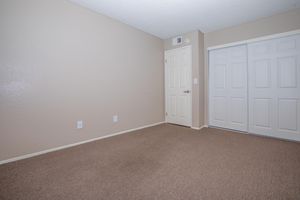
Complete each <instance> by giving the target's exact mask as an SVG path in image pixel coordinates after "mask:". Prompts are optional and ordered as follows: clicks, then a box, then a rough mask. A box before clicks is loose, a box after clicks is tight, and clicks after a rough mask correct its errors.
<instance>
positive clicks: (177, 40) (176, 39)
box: [172, 36, 182, 46]
mask: <svg viewBox="0 0 300 200" xmlns="http://www.w3.org/2000/svg"><path fill="white" fill-rule="evenodd" d="M172 44H173V46H177V45H181V44H182V36H177V37H174V38H173V40H172Z"/></svg>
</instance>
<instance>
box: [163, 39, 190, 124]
mask: <svg viewBox="0 0 300 200" xmlns="http://www.w3.org/2000/svg"><path fill="white" fill-rule="evenodd" d="M179 49H189V51H190V63H191V64H190V66H189V67H190V87H191V93H190V95H191V96H190V108H189V111H190V117H189V119H190V120H189V124H188V127H192V124H193V55H192V54H193V51H192V45H186V46H183V47H179V48H175V49H169V50H165V51H164V74H165V75H164V90H165V95H164V96H165V113H164V115H165V121H166V123H170V122H168V119H167V83H166V80H167V65H166V64H167V59H166V53H167V52H171V51H178V50H179ZM179 125H180V124H179Z"/></svg>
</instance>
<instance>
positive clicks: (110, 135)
mask: <svg viewBox="0 0 300 200" xmlns="http://www.w3.org/2000/svg"><path fill="white" fill-rule="evenodd" d="M164 123H166V122H164V121H163V122H158V123H154V124H149V125H146V126H141V127H137V128H133V129H129V130H125V131H120V132H117V133H112V134H108V135H105V136H101V137H97V138H93V139H89V140H84V141H82V142H77V143H73V144H67V145H64V146H60V147H55V148H52V149H47V150H44V151H39V152H35V153H30V154H25V155H22V156H17V157H14V158H9V159H6V160H1V161H0V165H2V164H5V163H10V162H14V161H17V160H23V159H26V158H31V157H34V156H38V155H42V154H46V153H50V152H53V151H58V150H61V149H66V148H69V147H73V146H77V145H80V144H85V143H89V142H93V141H96V140H101V139H104V138H108V137H112V136H116V135H121V134H124V133H128V132H132V131H137V130H140V129H144V128H149V127H152V126H157V125H160V124H164Z"/></svg>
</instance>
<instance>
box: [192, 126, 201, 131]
mask: <svg viewBox="0 0 300 200" xmlns="http://www.w3.org/2000/svg"><path fill="white" fill-rule="evenodd" d="M191 129H194V130H200V128H199V127H194V126H191Z"/></svg>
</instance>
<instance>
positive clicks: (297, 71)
mask: <svg viewBox="0 0 300 200" xmlns="http://www.w3.org/2000/svg"><path fill="white" fill-rule="evenodd" d="M248 51H249V55H248V60H249V66H248V67H249V132H251V133H257V134H262V135H269V136H274V137H280V138H286V139H293V140H300V101H299V99H300V37H299V35H297V36H292V37H286V38H281V39H275V40H268V41H263V42H258V43H253V44H249V46H248Z"/></svg>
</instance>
